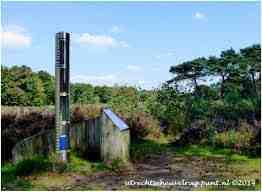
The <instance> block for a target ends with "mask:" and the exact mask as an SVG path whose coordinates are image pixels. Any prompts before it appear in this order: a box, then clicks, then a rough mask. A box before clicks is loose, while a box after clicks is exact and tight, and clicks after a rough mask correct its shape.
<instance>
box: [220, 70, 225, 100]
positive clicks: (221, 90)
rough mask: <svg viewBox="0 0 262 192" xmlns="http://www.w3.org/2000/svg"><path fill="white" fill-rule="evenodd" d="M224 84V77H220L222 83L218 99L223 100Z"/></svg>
mask: <svg viewBox="0 0 262 192" xmlns="http://www.w3.org/2000/svg"><path fill="white" fill-rule="evenodd" d="M224 83H225V76H224V75H222V81H221V87H220V97H221V98H224V92H225V87H224Z"/></svg>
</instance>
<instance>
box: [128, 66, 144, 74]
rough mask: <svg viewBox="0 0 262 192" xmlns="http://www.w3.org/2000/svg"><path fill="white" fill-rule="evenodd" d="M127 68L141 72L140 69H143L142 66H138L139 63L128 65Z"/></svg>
mask: <svg viewBox="0 0 262 192" xmlns="http://www.w3.org/2000/svg"><path fill="white" fill-rule="evenodd" d="M127 69H128V70H129V71H132V72H139V71H142V67H140V66H138V65H128V66H127Z"/></svg>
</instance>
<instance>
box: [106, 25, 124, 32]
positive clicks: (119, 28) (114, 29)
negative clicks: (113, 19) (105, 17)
mask: <svg viewBox="0 0 262 192" xmlns="http://www.w3.org/2000/svg"><path fill="white" fill-rule="evenodd" d="M109 32H110V33H115V34H117V33H121V32H123V28H122V27H119V26H117V25H114V26H112V27H111V29H110V30H109Z"/></svg>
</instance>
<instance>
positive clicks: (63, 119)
mask: <svg viewBox="0 0 262 192" xmlns="http://www.w3.org/2000/svg"><path fill="white" fill-rule="evenodd" d="M55 49H56V54H55V55H56V61H55V62H56V65H55V78H56V89H55V90H56V93H55V95H56V97H55V114H56V139H57V143H56V150H57V152H58V153H60V154H61V160H62V161H67V149H68V148H69V128H70V110H69V99H70V98H69V95H70V92H69V88H70V84H69V71H70V68H69V57H70V55H69V52H70V34H69V33H65V32H59V33H56V48H55Z"/></svg>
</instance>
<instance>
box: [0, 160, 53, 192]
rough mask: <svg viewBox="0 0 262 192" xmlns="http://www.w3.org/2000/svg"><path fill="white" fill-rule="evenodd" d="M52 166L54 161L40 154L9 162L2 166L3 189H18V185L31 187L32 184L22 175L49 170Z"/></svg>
mask: <svg viewBox="0 0 262 192" xmlns="http://www.w3.org/2000/svg"><path fill="white" fill-rule="evenodd" d="M51 168H52V163H51V162H50V161H49V160H47V159H44V158H42V157H39V156H37V157H32V158H31V159H27V160H23V161H20V162H18V163H16V164H11V163H7V164H5V165H3V166H2V167H1V181H2V183H1V187H2V189H3V188H8V189H16V188H17V187H18V188H19V189H21V188H22V189H30V188H31V184H30V183H29V182H28V181H26V180H24V179H23V178H21V177H23V176H28V175H31V174H33V173H39V172H43V171H48V170H50V169H51Z"/></svg>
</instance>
